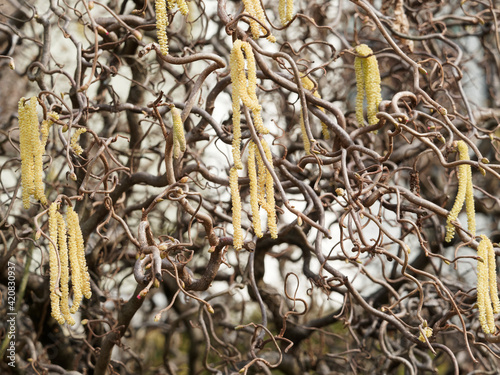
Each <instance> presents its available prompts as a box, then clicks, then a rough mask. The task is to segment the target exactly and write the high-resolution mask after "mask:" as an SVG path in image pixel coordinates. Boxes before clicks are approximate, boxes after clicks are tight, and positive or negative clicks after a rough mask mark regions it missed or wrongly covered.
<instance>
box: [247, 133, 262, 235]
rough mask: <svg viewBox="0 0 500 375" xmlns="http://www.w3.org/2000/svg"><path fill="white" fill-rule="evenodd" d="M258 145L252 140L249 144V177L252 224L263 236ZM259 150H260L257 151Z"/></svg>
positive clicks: (256, 233)
mask: <svg viewBox="0 0 500 375" xmlns="http://www.w3.org/2000/svg"><path fill="white" fill-rule="evenodd" d="M256 148H257V146H256V145H255V143H254V142H253V141H250V144H249V146H248V179H249V180H250V206H251V207H252V224H253V230H254V232H255V235H256V236H257V237H259V238H261V237H262V227H261V223H260V212H259V192H258V186H257V166H256V164H255V151H256ZM257 152H258V151H257Z"/></svg>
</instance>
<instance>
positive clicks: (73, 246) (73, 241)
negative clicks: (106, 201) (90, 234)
mask: <svg viewBox="0 0 500 375" xmlns="http://www.w3.org/2000/svg"><path fill="white" fill-rule="evenodd" d="M66 220H67V222H68V250H69V260H70V263H71V283H72V284H73V305H72V306H71V309H70V312H71V313H72V314H74V313H76V312H77V311H78V308H79V307H80V303H81V302H82V299H83V293H82V278H83V277H82V270H81V268H80V261H79V260H78V251H79V249H78V242H77V234H76V231H77V229H76V228H77V227H78V226H79V223H78V214H77V213H76V212H75V211H74V210H73V207H68V212H67V214H66Z"/></svg>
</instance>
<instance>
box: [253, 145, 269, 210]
mask: <svg viewBox="0 0 500 375" xmlns="http://www.w3.org/2000/svg"><path fill="white" fill-rule="evenodd" d="M255 155H256V157H257V167H258V176H257V196H258V200H259V204H260V205H261V206H265V205H266V177H267V169H266V166H265V165H264V160H262V156H261V155H260V152H256V153H255Z"/></svg>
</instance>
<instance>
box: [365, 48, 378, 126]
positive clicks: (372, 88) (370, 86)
mask: <svg viewBox="0 0 500 375" xmlns="http://www.w3.org/2000/svg"><path fill="white" fill-rule="evenodd" d="M365 60H366V61H365V64H364V73H365V91H366V103H367V108H366V111H367V115H368V124H370V125H376V124H378V121H379V119H378V118H377V112H378V106H379V105H380V102H381V101H382V94H381V87H380V83H381V81H380V72H379V69H378V62H377V58H376V57H375V56H370V57H367V58H366V59H365Z"/></svg>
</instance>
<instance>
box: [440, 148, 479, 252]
mask: <svg viewBox="0 0 500 375" xmlns="http://www.w3.org/2000/svg"><path fill="white" fill-rule="evenodd" d="M457 148H458V153H459V159H460V160H469V151H468V147H467V144H466V143H465V142H464V141H458V142H457ZM457 177H458V191H457V196H456V198H455V203H454V204H453V207H452V208H451V211H450V213H449V214H448V218H447V220H446V237H445V241H446V242H450V241H451V240H452V239H453V237H454V235H455V226H454V225H453V224H452V222H454V221H456V220H457V219H458V214H459V213H460V211H461V210H462V206H463V205H464V202H465V199H466V196H467V197H468V198H467V201H468V203H467V206H466V210H467V220H468V223H469V225H470V228H469V230H471V231H472V232H474V234H475V232H476V228H475V226H476V225H475V218H474V217H475V214H474V196H473V192H472V172H471V169H470V165H468V164H461V165H459V166H458V174H457ZM469 184H470V185H469Z"/></svg>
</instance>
